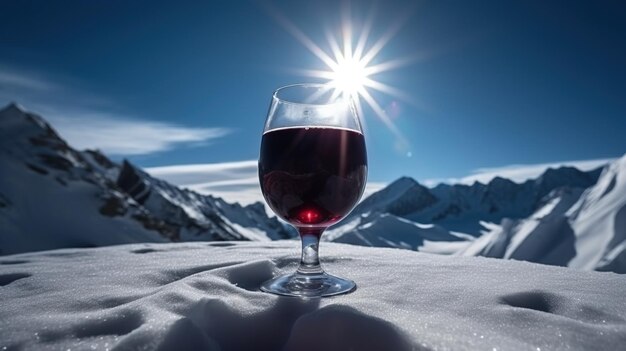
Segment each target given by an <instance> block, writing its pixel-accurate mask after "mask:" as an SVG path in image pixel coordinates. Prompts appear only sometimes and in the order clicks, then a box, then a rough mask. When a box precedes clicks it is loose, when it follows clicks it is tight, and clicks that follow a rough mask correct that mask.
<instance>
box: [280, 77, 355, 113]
mask: <svg viewBox="0 0 626 351" xmlns="http://www.w3.org/2000/svg"><path fill="white" fill-rule="evenodd" d="M326 87H328V88H329V90H330V89H337V88H333V87H332V86H331V85H330V84H329V83H326V84H324V83H295V84H289V85H285V86H282V87H280V88H278V89H276V90H274V93H273V94H272V99H274V100H276V101H277V102H279V103H281V104H288V105H297V106H334V105H344V104H347V105H348V106H350V107H352V105H353V104H354V101H353V98H352V97H351V96H349V97H348V98H343V99H336V100H337V101H336V102H329V103H314V102H313V103H309V102H297V101H291V100H289V99H288V98H284V97H281V96H279V94H280V92H281V91H284V90H287V89H292V88H326ZM342 95H344V94H343V93H340V94H339V96H342Z"/></svg>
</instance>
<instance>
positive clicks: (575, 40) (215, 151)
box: [0, 1, 626, 183]
mask: <svg viewBox="0 0 626 351" xmlns="http://www.w3.org/2000/svg"><path fill="white" fill-rule="evenodd" d="M350 8H351V16H350V17H351V19H352V23H353V30H354V32H355V33H359V30H360V29H362V27H363V23H365V21H366V18H367V16H368V14H369V13H370V12H371V13H372V14H373V15H374V17H373V22H372V23H373V26H372V30H371V32H370V36H369V38H370V40H369V41H368V44H369V45H372V44H373V43H374V42H376V40H377V39H378V38H380V37H381V36H384V35H385V33H387V32H388V30H389V29H390V28H394V27H395V26H397V27H398V28H397V31H396V32H395V34H394V35H393V36H392V37H391V39H390V40H389V41H388V43H387V44H386V45H385V46H384V48H383V49H382V50H381V51H380V52H379V54H378V55H377V56H376V57H375V58H374V60H373V61H372V63H373V64H376V63H381V62H385V61H388V60H396V59H399V60H404V59H407V60H404V61H403V62H404V65H402V66H401V67H398V68H396V69H394V70H390V71H387V72H384V73H381V74H378V75H376V76H375V78H376V79H377V80H378V81H380V82H384V83H385V84H387V85H390V86H393V87H395V88H397V89H398V90H401V91H402V92H403V93H404V94H403V96H402V98H399V97H397V96H390V95H386V94H382V93H376V92H373V91H372V93H373V95H374V97H375V98H376V101H377V102H378V103H379V104H380V105H381V106H382V107H383V108H385V109H386V111H387V112H388V114H389V117H390V119H391V120H392V122H393V124H394V125H395V126H397V128H398V129H399V130H401V131H402V134H403V136H404V137H405V138H406V140H407V141H408V146H407V145H405V146H402V145H398V144H399V143H398V142H397V136H396V135H395V134H394V133H393V132H391V131H390V130H389V129H388V128H386V127H385V124H384V123H382V122H381V121H380V120H379V119H378V118H377V117H376V115H375V113H374V112H373V111H372V110H371V109H368V108H366V109H365V110H364V116H362V117H363V118H364V120H365V124H366V126H367V130H366V138H367V146H368V152H369V161H370V174H369V179H370V180H371V181H372V182H377V183H384V182H390V181H392V180H394V179H396V178H398V177H400V176H403V175H408V176H412V177H414V178H416V179H418V180H432V179H450V178H452V179H460V178H463V177H465V176H467V175H469V174H472V173H475V172H476V171H477V170H481V169H486V168H487V169H489V170H493V169H498V167H505V166H510V165H533V164H551V163H555V162H561V161H568V160H597V159H602V160H603V159H609V158H614V157H619V156H621V155H622V154H623V153H624V152H626V138H625V137H624V134H625V132H626V98H625V96H626V64H624V62H626V5H624V3H623V2H619V1H603V2H592V1H587V2H576V1H549V2H545V1H480V2H468V1H420V2H403V1H384V2H383V1H381V2H379V3H373V2H370V1H353V2H352V3H351V6H350ZM372 9H373V10H372ZM341 13H342V12H341V6H339V4H338V2H335V1H291V2H287V1H284V2H280V1H276V2H265V1H206V2H195V1H189V2H187V1H177V2H175V3H172V2H170V3H160V2H156V1H132V2H126V1H77V2H74V1H63V2H51V1H3V2H2V3H1V4H0V103H5V102H7V101H10V100H15V101H18V102H19V103H21V104H22V105H23V106H25V107H26V108H27V109H31V110H35V111H38V112H40V113H41V114H42V115H43V116H44V117H45V118H47V119H48V120H50V121H51V122H52V124H53V125H54V126H55V127H56V128H57V129H58V130H59V131H60V132H61V134H62V135H63V136H65V137H66V138H67V139H68V140H69V141H70V142H71V143H73V144H75V145H76V146H78V147H92V148H95V147H98V148H101V149H103V150H104V151H105V152H107V153H108V154H111V155H112V156H113V157H114V158H115V159H121V158H122V157H126V158H129V159H130V160H131V161H133V162H135V163H136V164H138V165H141V166H144V167H163V166H168V165H187V164H207V163H211V164H213V163H226V165H230V166H232V167H234V168H233V169H244V168H245V169H246V172H248V171H249V170H250V169H251V167H252V168H253V162H252V163H251V162H250V161H251V160H255V159H256V158H257V156H258V149H259V143H260V137H261V132H262V127H263V120H264V118H265V113H266V111H267V107H268V104H269V99H270V96H271V93H272V91H273V90H274V89H276V88H278V87H280V86H283V85H287V84H291V83H297V82H305V81H319V79H314V78H310V77H306V76H303V75H302V74H301V73H300V72H299V71H298V70H299V69H323V68H324V67H325V65H324V64H323V63H322V62H321V61H320V60H319V59H318V58H317V57H315V55H313V54H312V53H311V52H310V51H309V50H307V48H306V47H305V46H304V45H302V43H301V42H300V41H299V40H298V39H297V38H295V37H294V36H293V35H292V34H291V33H290V32H289V31H288V30H286V28H285V27H284V25H281V21H279V20H278V19H277V17H281V16H282V17H284V18H287V19H289V21H291V22H292V23H293V24H295V25H296V26H297V27H298V28H299V29H300V30H301V31H302V32H303V33H305V34H306V35H307V36H309V37H310V38H311V39H312V40H313V41H314V42H316V43H318V44H319V45H320V46H321V47H322V48H323V49H328V44H327V41H326V39H325V30H329V31H330V32H331V33H333V35H335V36H339V35H340V24H341V18H340V14H341ZM400 24H401V25H400ZM409 58H410V59H409ZM408 155H410V157H409V156H408ZM233 162H235V163H233ZM251 165H252V166H251ZM230 166H229V167H230ZM237 167H240V168H237ZM226 168H228V167H226ZM161 170H163V168H161ZM250 174H251V173H246V177H244V178H246V179H248V178H250V177H249V175H250ZM231 176H232V175H227V176H226V177H227V178H228V179H230V178H229V177H231ZM211 179H213V178H211ZM228 179H225V180H223V179H222V180H220V179H216V180H215V181H220V182H223V181H226V182H228ZM248 180H250V179H248ZM250 181H252V180H250Z"/></svg>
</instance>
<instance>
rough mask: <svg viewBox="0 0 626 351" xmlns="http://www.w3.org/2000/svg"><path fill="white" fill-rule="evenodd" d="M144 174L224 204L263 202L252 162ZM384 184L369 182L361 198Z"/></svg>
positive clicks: (181, 167)
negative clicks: (220, 200)
mask: <svg viewBox="0 0 626 351" xmlns="http://www.w3.org/2000/svg"><path fill="white" fill-rule="evenodd" d="M146 171H147V172H148V173H149V174H151V175H152V176H154V177H157V178H160V179H164V180H167V181H168V182H171V183H173V184H176V185H179V186H182V187H184V188H188V189H192V190H195V191H197V192H199V193H201V194H210V195H214V196H219V197H222V198H224V199H225V200H227V201H231V202H239V203H241V204H250V203H254V202H257V201H260V202H264V200H263V195H262V194H261V189H260V187H259V178H258V170H257V161H256V160H247V161H238V162H224V163H211V164H193V165H178V166H166V167H152V168H147V169H146ZM385 185H386V184H385V183H378V182H369V183H368V184H367V187H366V189H365V195H364V196H363V198H365V197H366V196H368V195H369V194H371V193H372V192H374V191H378V190H380V189H382V188H383V187H384V186H385Z"/></svg>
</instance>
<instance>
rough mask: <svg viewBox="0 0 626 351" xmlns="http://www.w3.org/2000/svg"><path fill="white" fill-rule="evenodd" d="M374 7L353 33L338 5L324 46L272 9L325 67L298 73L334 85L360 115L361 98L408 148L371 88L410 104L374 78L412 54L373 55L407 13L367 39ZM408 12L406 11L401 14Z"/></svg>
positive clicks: (410, 99)
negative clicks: (337, 26)
mask: <svg viewBox="0 0 626 351" xmlns="http://www.w3.org/2000/svg"><path fill="white" fill-rule="evenodd" d="M374 13H375V11H374V9H373V8H372V11H370V15H369V16H368V17H367V18H366V20H365V21H364V22H363V26H362V27H361V28H360V31H359V32H358V33H356V34H358V35H356V36H353V33H355V30H354V29H355V28H353V23H352V21H351V17H350V9H349V7H344V8H342V16H341V17H342V23H341V31H340V33H337V32H333V31H331V30H329V29H328V28H326V33H325V34H326V40H327V43H328V47H327V48H328V49H327V50H324V49H323V48H322V46H320V45H318V44H317V43H316V42H314V41H313V40H312V39H311V38H310V37H309V36H308V35H306V34H305V33H304V32H302V31H301V30H300V28H298V27H297V26H296V25H295V24H294V23H293V22H291V21H290V20H289V19H288V18H287V17H284V16H283V15H282V14H281V13H280V12H278V11H273V12H272V14H273V15H274V16H275V18H276V19H277V21H278V22H279V23H280V24H281V25H282V26H283V27H284V28H285V29H286V30H287V31H288V32H289V33H290V34H291V35H293V36H294V37H295V38H296V39H297V40H298V41H299V42H300V43H301V44H302V45H304V46H305V47H306V48H307V49H308V50H309V51H311V53H313V54H314V55H315V56H316V57H317V58H319V59H320V60H321V61H322V62H323V63H324V64H325V65H326V68H325V69H322V70H319V69H317V70H312V69H299V70H297V71H298V72H299V73H301V74H303V75H305V76H309V77H313V78H318V79H323V80H326V82H327V83H328V87H329V88H330V89H334V92H333V95H334V96H338V95H343V96H348V97H350V98H351V99H352V100H353V101H354V103H355V105H356V109H357V111H358V113H359V115H360V116H361V117H363V106H362V102H365V104H366V105H367V106H369V108H370V109H371V111H373V112H374V115H375V116H376V117H378V119H379V120H381V121H382V122H383V123H384V124H385V126H386V127H387V128H388V129H389V130H390V131H391V132H392V133H393V134H394V135H395V136H396V140H397V143H398V144H399V145H402V146H401V149H407V150H408V149H409V148H410V146H409V143H408V140H407V139H406V138H405V137H404V136H403V135H402V133H401V131H400V129H399V128H398V127H397V126H396V125H395V124H394V122H393V121H392V119H391V118H390V117H389V116H388V114H387V112H386V111H385V108H383V107H382V106H381V105H380V104H379V103H378V101H376V99H375V97H374V95H372V92H373V91H377V92H379V93H383V94H386V95H389V96H391V97H393V98H395V99H399V100H403V101H405V102H407V103H409V104H414V103H415V101H414V98H413V97H412V96H409V95H408V94H406V93H404V92H403V91H401V90H400V89H398V88H396V87H393V86H391V85H388V84H385V83H383V82H381V81H379V80H377V79H376V78H375V76H376V75H377V74H379V73H383V72H387V71H390V70H393V69H396V68H399V67H400V66H404V65H407V64H409V63H411V62H413V61H414V59H413V58H412V57H404V58H398V59H392V60H388V61H384V62H376V61H377V60H376V58H377V56H378V54H379V53H380V52H381V50H382V49H383V48H384V47H385V46H386V45H387V43H388V42H389V41H390V40H391V39H392V38H393V37H394V36H395V34H396V33H397V31H398V30H399V29H400V27H401V26H402V24H403V23H404V21H405V20H406V19H407V18H408V17H403V18H398V19H397V20H396V21H394V22H393V23H392V24H391V25H390V26H388V27H387V28H386V30H385V31H384V32H383V33H382V35H380V37H378V38H377V40H375V41H370V39H371V38H370V35H371V34H372V25H373V18H374ZM408 13H410V11H407V13H406V14H405V15H407V14H408ZM407 16H408V15H407ZM337 34H339V35H337Z"/></svg>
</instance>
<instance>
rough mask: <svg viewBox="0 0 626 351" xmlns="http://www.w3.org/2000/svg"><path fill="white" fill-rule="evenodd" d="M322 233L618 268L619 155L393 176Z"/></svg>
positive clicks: (625, 239) (625, 187)
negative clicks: (492, 172) (496, 170)
mask: <svg viewBox="0 0 626 351" xmlns="http://www.w3.org/2000/svg"><path fill="white" fill-rule="evenodd" d="M324 238H325V240H330V241H335V242H342V243H349V244H355V245H365V246H378V247H396V248H405V249H411V250H418V251H424V252H432V253H441V254H452V255H466V256H487V257H497V258H508V259H517V260H525V261H531V262H537V263H544V264H551V265H559V266H569V267H574V268H579V269H585V270H606V271H614V272H619V273H626V155H625V156H623V157H622V158H621V159H618V160H616V161H614V162H612V163H610V164H608V165H607V166H605V167H603V168H599V169H596V170H593V171H589V172H583V171H580V170H578V169H576V168H573V167H561V168H558V169H548V170H546V171H545V172H544V173H543V174H542V175H541V176H539V177H538V178H536V179H531V180H528V181H526V182H524V183H521V184H518V183H514V182H512V181H510V180H508V179H504V178H495V179H493V180H492V181H490V182H489V183H488V184H481V183H478V182H476V183H474V184H473V185H460V184H454V185H448V184H440V185H438V186H436V187H434V188H431V189H429V188H427V187H424V186H422V185H420V184H419V183H417V182H416V181H415V180H413V179H411V178H400V179H398V180H397V181H395V182H393V183H392V184H390V185H389V186H387V187H386V188H384V189H382V190H380V191H379V192H377V193H374V194H372V195H371V196H370V197H368V198H367V199H365V200H364V201H363V202H361V203H360V204H359V205H358V206H357V207H356V208H355V209H354V211H353V212H352V213H351V214H350V216H349V217H348V218H347V219H346V220H344V221H343V222H341V224H339V225H338V226H336V227H333V228H331V229H330V230H328V231H327V233H326V235H325V236H324Z"/></svg>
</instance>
